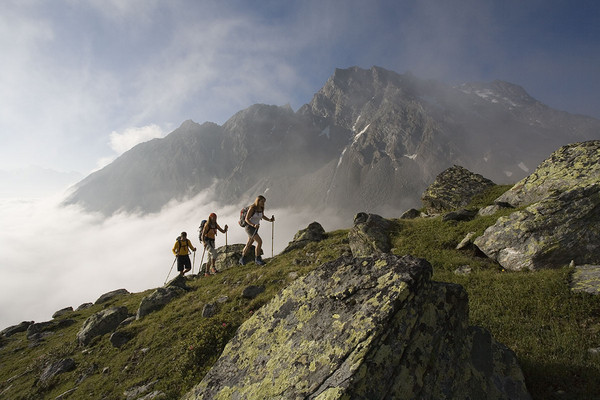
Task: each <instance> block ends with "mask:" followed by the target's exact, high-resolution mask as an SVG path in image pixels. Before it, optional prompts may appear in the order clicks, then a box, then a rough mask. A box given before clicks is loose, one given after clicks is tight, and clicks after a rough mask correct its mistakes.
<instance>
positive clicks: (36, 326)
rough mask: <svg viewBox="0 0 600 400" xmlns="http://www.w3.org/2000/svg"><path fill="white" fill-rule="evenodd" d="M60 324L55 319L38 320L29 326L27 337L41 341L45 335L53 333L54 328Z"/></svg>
mask: <svg viewBox="0 0 600 400" xmlns="http://www.w3.org/2000/svg"><path fill="white" fill-rule="evenodd" d="M57 326H58V324H57V323H56V322H55V321H46V322H37V323H33V324H31V325H29V327H28V328H27V339H29V340H31V341H40V340H43V339H44V338H45V337H47V336H50V335H52V334H53V333H54V332H52V330H53V329H56V328H57Z"/></svg>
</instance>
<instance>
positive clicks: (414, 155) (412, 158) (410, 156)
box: [404, 153, 417, 160]
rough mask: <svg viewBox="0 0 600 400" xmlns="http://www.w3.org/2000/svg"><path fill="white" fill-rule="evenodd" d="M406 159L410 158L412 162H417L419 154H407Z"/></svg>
mask: <svg viewBox="0 0 600 400" xmlns="http://www.w3.org/2000/svg"><path fill="white" fill-rule="evenodd" d="M404 157H406V158H410V159H411V160H415V159H416V158H417V153H415V154H405V155H404Z"/></svg>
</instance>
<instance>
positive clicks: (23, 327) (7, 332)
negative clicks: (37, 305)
mask: <svg viewBox="0 0 600 400" xmlns="http://www.w3.org/2000/svg"><path fill="white" fill-rule="evenodd" d="M34 323H35V322H33V321H23V322H21V323H20V324H18V325H13V326H9V327H8V328H6V329H3V330H2V332H0V336H5V337H9V336H12V335H14V334H15V333H19V332H25V331H27V328H29V326H30V325H32V324H34Z"/></svg>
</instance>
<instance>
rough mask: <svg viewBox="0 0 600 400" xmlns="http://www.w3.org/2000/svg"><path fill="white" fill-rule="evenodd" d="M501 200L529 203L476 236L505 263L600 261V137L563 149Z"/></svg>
mask: <svg viewBox="0 0 600 400" xmlns="http://www.w3.org/2000/svg"><path fill="white" fill-rule="evenodd" d="M496 201H497V202H499V203H508V204H510V205H512V206H515V207H524V206H527V205H528V206H527V207H526V208H524V209H522V210H518V211H515V212H514V213H512V214H510V215H508V216H506V217H501V218H499V219H498V221H497V222H496V223H495V224H494V225H493V226H491V227H489V228H488V229H486V231H485V232H484V233H483V235H481V236H480V237H478V238H477V239H475V241H474V243H475V245H476V246H477V247H478V248H479V249H481V250H482V251H483V252H484V253H485V254H486V255H487V256H488V257H490V258H492V259H494V260H496V261H498V263H500V264H501V265H502V266H503V267H504V268H506V269H510V270H523V269H529V270H536V269H540V268H558V267H562V266H565V265H567V264H569V263H570V261H574V262H575V263H576V264H578V265H581V264H598V263H600V141H591V142H584V143H575V144H572V145H568V146H564V147H562V148H560V149H559V150H557V151H556V152H555V153H553V154H552V155H551V156H550V157H549V158H548V159H547V160H545V161H544V162H543V163H542V164H540V166H539V167H538V168H537V169H536V171H535V172H534V173H533V174H531V175H530V176H529V177H527V178H525V179H523V180H522V181H521V182H519V183H517V184H516V185H515V186H514V187H513V188H512V189H510V190H509V191H508V192H506V193H505V194H503V195H502V196H500V197H499V198H498V199H497V200H496Z"/></svg>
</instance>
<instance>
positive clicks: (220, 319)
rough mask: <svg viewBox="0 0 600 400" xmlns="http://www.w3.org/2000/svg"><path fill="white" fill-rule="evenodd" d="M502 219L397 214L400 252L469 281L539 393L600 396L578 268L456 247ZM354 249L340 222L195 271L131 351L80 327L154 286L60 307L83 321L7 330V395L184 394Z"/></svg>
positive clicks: (599, 366) (476, 314) (477, 320)
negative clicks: (292, 247) (215, 307)
mask: <svg viewBox="0 0 600 400" xmlns="http://www.w3.org/2000/svg"><path fill="white" fill-rule="evenodd" d="M506 189H507V187H502V186H499V187H496V188H494V189H493V190H492V191H491V192H490V193H488V195H487V196H486V197H482V198H481V199H478V200H477V201H476V204H475V205H478V206H480V205H484V204H489V203H490V202H491V200H492V199H494V198H495V197H497V195H498V194H499V193H501V192H502V191H504V190H506ZM496 217H497V216H496ZM496 217H486V218H476V219H475V220H474V221H471V222H461V223H456V222H442V221H441V218H439V217H438V218H430V219H417V220H412V221H407V220H396V221H394V222H395V224H394V226H395V228H394V230H393V233H392V235H393V241H394V250H393V251H394V253H396V254H413V255H415V256H420V257H424V258H426V259H428V260H429V261H430V262H431V264H432V265H433V266H434V271H435V273H434V279H436V280H439V281H449V282H456V283H459V284H461V285H463V286H464V287H465V288H466V290H467V292H468V293H469V305H470V318H471V321H470V322H471V324H472V325H480V326H483V327H485V328H487V329H489V330H490V331H491V332H492V334H493V335H494V337H495V338H496V339H497V340H499V341H500V342H502V343H504V344H506V345H508V346H509V347H510V348H511V349H513V350H514V351H515V352H516V354H517V356H518V358H519V360H520V362H521V365H522V367H523V370H524V373H525V376H526V380H527V385H528V388H529V390H530V392H531V393H532V395H533V397H534V398H535V399H552V398H560V399H592V398H599V397H600V356H598V355H594V354H590V353H589V352H588V349H589V348H595V347H599V346H600V343H599V342H598V335H599V333H600V300H599V299H598V297H595V296H591V295H586V294H573V293H571V292H570V291H569V289H568V279H569V274H570V269H569V268H567V267H565V268H563V269H558V270H552V271H541V272H535V273H531V272H506V271H502V270H501V269H500V268H499V267H498V265H497V264H495V263H493V262H491V261H489V260H487V259H485V258H479V257H477V256H476V255H475V254H473V253H470V252H468V251H467V252H459V251H456V250H454V247H455V246H456V244H457V243H458V242H459V241H460V240H461V239H462V238H463V237H464V236H465V235H466V234H467V233H468V232H471V231H475V232H478V233H481V232H483V230H484V229H485V227H487V226H488V225H490V224H492V223H493V222H494V221H495V218H496ZM347 249H348V244H347V231H346V230H340V231H335V232H330V233H329V237H328V239H326V241H324V242H321V243H319V244H310V245H308V246H307V247H305V248H304V249H300V250H296V251H294V252H291V253H288V254H284V255H279V256H276V257H275V258H274V259H273V260H271V261H270V262H269V263H268V264H267V266H265V267H257V266H256V265H254V263H250V264H248V265H246V266H244V267H237V268H233V269H231V270H228V271H224V272H223V273H221V274H219V275H217V276H213V277H209V278H201V279H198V280H193V281H190V283H189V286H190V287H191V288H192V289H193V290H191V291H190V292H189V293H188V294H186V295H184V296H182V297H180V298H178V299H176V300H174V301H173V302H171V303H170V304H168V305H167V306H166V307H165V308H164V309H162V310H161V311H158V312H155V313H153V314H151V315H149V316H147V317H146V318H144V319H143V320H141V321H136V322H134V323H132V324H131V325H129V326H128V327H126V328H125V331H127V332H131V333H134V334H135V338H134V339H133V340H132V341H130V342H129V343H127V344H126V345H125V346H123V347H122V348H121V349H116V348H114V347H113V346H112V345H111V344H110V342H109V341H108V335H105V336H103V337H101V338H97V339H95V340H94V341H93V342H92V343H91V345H90V346H88V347H87V348H86V349H83V348H80V347H78V346H77V345H76V341H75V337H76V334H77V331H78V330H79V328H80V326H81V324H82V323H83V321H85V319H86V318H88V317H89V316H90V315H91V314H92V313H94V312H97V311H99V310H100V309H102V308H104V307H108V306H112V305H125V306H127V307H128V309H129V311H130V312H131V313H135V311H136V310H137V307H138V306H139V303H140V301H141V299H142V297H143V296H145V295H148V294H149V293H150V292H151V290H149V291H146V292H144V293H137V294H131V295H128V296H123V297H120V298H117V299H115V300H113V301H111V302H110V303H108V304H104V305H95V306H93V307H92V308H90V309H87V310H84V311H79V312H73V313H70V314H68V315H65V316H63V317H60V318H59V319H69V318H70V319H74V320H75V321H76V323H75V324H73V325H71V326H68V327H65V328H63V329H61V330H59V331H56V333H55V334H53V335H52V336H50V337H48V338H47V339H46V340H45V341H44V342H43V343H42V344H40V345H38V346H31V345H30V343H29V341H28V340H27V339H26V337H25V333H19V334H16V335H14V336H11V337H9V338H6V339H1V342H0V345H1V347H0V398H11V399H38V398H54V397H56V396H58V395H60V394H61V393H64V392H66V391H68V390H70V389H73V388H75V387H77V390H76V391H75V392H74V394H73V396H71V397H72V398H83V397H87V398H98V399H100V398H107V399H117V398H123V393H124V392H125V391H127V390H130V389H131V388H133V387H136V386H140V385H143V384H148V383H152V382H155V384H154V386H153V387H152V390H161V391H163V392H164V393H166V394H167V398H173V399H175V398H179V397H180V395H181V394H183V393H185V392H187V391H188V390H189V389H190V388H191V387H192V386H193V385H194V384H195V383H197V382H199V381H200V380H201V378H202V376H203V375H204V374H205V373H206V371H208V369H209V368H210V366H211V365H212V363H214V361H215V360H216V358H217V357H218V355H219V354H220V352H221V350H222V348H223V347H224V345H225V343H226V342H227V340H229V339H230V338H231V337H232V336H233V335H234V333H235V330H236V329H237V327H238V326H239V325H240V324H241V323H242V322H243V321H244V320H245V319H246V318H248V317H249V316H250V315H252V313H253V312H254V311H255V310H256V309H258V308H259V307H260V306H262V305H263V304H265V303H266V302H268V301H269V299H270V298H271V297H272V296H273V295H274V294H275V293H277V292H278V291H279V290H280V289H281V288H282V287H284V286H285V285H287V284H288V283H289V282H291V281H292V280H293V279H294V276H295V274H299V275H303V274H306V273H308V272H309V271H310V270H312V269H313V268H315V267H317V266H318V265H320V264H321V263H323V262H325V261H329V260H332V259H335V258H337V257H338V256H340V255H341V254H342V253H343V252H344V251H347ZM463 265H469V266H471V268H472V270H473V272H472V273H471V274H469V275H457V274H455V273H454V272H453V271H454V270H455V269H456V268H457V267H460V266H463ZM290 273H293V274H291V275H290ZM248 285H264V286H265V287H266V290H265V292H263V293H262V294H261V295H259V296H258V297H257V298H255V299H253V300H247V299H243V298H242V297H241V292H242V290H243V289H244V288H245V287H246V286H248ZM224 296H227V300H226V301H225V302H223V303H220V304H219V312H218V314H217V315H216V316H214V317H212V318H203V317H202V316H201V314H202V309H203V307H204V305H205V304H207V303H210V302H216V301H217V299H219V298H223V297H224ZM65 357H71V358H73V359H74V360H75V362H76V363H77V369H76V370H75V371H72V372H68V373H64V374H61V375H59V376H57V377H56V378H54V379H52V380H51V381H50V382H46V383H45V384H40V383H39V382H37V381H36V379H37V378H38V377H39V375H40V373H41V371H42V370H43V367H44V366H45V365H46V364H47V363H48V362H50V361H54V360H58V359H61V358H65Z"/></svg>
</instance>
